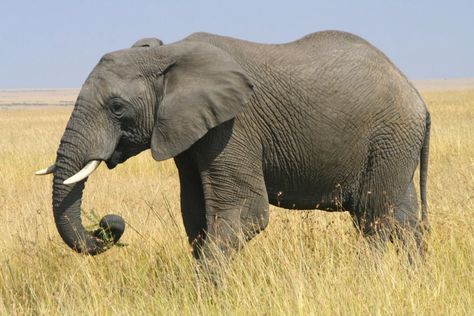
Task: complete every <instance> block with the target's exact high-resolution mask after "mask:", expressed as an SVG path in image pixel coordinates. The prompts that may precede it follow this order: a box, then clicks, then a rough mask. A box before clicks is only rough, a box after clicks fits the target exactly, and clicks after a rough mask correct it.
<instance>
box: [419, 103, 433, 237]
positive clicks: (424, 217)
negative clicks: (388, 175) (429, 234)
mask: <svg viewBox="0 0 474 316" xmlns="http://www.w3.org/2000/svg"><path fill="white" fill-rule="evenodd" d="M430 129H431V116H430V113H429V112H428V111H427V116H426V129H425V138H424V140H423V146H422V147H421V153H420V196H421V222H422V225H423V228H424V229H429V226H428V204H427V201H426V181H427V179H428V156H429V152H430Z"/></svg>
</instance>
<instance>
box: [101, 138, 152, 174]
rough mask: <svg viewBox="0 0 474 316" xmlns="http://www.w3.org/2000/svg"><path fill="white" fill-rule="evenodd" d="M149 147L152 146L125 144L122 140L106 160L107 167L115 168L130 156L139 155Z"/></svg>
mask: <svg viewBox="0 0 474 316" xmlns="http://www.w3.org/2000/svg"><path fill="white" fill-rule="evenodd" d="M148 148H150V146H149V145H148V146H147V145H135V144H130V143H126V144H125V143H124V142H122V141H121V142H120V143H119V145H118V146H117V148H115V150H114V152H113V153H112V155H111V156H110V158H109V159H107V160H106V161H105V164H106V165H107V168H109V169H114V168H115V167H116V166H117V165H118V164H121V163H123V162H125V161H127V159H128V158H130V157H133V156H135V155H138V154H139V153H141V152H142V151H144V150H145V149H148Z"/></svg>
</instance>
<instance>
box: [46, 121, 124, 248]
mask: <svg viewBox="0 0 474 316" xmlns="http://www.w3.org/2000/svg"><path fill="white" fill-rule="evenodd" d="M73 133H74V132H72V131H71V130H67V131H66V134H65V135H64V136H63V139H62V140H61V144H60V146H59V150H58V153H57V158H56V163H55V170H54V180H53V212H54V220H55V222H56V227H57V229H58V232H59V234H60V235H61V237H62V239H63V240H64V242H65V243H66V244H67V245H68V246H69V247H71V248H72V249H74V250H75V251H77V252H80V253H84V254H89V255H95V254H99V253H101V252H104V251H105V250H107V249H108V248H109V247H110V246H111V245H113V243H115V242H117V241H118V240H119V238H120V236H121V235H122V234H123V232H124V230H125V222H124V220H123V219H122V218H121V217H120V216H118V215H107V216H105V217H104V218H102V220H101V221H100V228H99V229H97V230H96V231H87V230H86V229H85V228H84V226H83V225H82V220H81V200H82V192H83V190H84V185H85V182H86V181H87V179H84V180H82V181H79V182H77V183H74V184H71V185H67V184H64V180H66V179H68V178H69V177H71V176H72V175H74V174H76V173H77V172H78V171H79V170H80V169H82V167H83V164H84V161H83V157H84V154H83V153H81V152H80V150H79V149H78V148H80V147H81V146H80V144H81V142H80V140H81V138H82V137H81V135H80V134H78V135H71V134H73ZM71 140H75V141H71ZM78 145H79V146H78ZM86 162H87V161H86Z"/></svg>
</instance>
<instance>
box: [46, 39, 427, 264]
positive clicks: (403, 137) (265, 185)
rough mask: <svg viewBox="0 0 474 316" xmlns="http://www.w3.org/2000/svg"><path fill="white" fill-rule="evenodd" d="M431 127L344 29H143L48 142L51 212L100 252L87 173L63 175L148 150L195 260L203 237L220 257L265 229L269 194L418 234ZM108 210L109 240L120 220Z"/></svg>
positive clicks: (384, 64) (395, 76) (379, 230)
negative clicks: (169, 183)
mask: <svg viewBox="0 0 474 316" xmlns="http://www.w3.org/2000/svg"><path fill="white" fill-rule="evenodd" d="M429 129H430V115H429V113H428V111H427V109H426V106H425V104H424V103H423V101H422V99H421V97H420V95H419V94H418V92H417V91H416V90H415V88H414V87H413V86H412V85H411V84H410V83H409V82H408V81H407V79H406V78H405V76H404V75H402V74H401V73H400V71H399V70H398V69H397V68H396V67H395V66H394V65H393V64H392V63H391V62H390V61H389V60H388V59H387V57H386V56H385V55H383V54H382V53H381V52H380V51H378V50H377V49H376V48H374V47H373V46H372V45H370V44H369V43H368V42H366V41H364V40H363V39H361V38H359V37H357V36H354V35H351V34H348V33H343V32H335V31H328V32H319V33H314V34H310V35H308V36H306V37H304V38H302V39H300V40H297V41H295V42H291V43H288V44H282V45H263V44H257V43H251V42H246V41H241V40H237V39H232V38H227V37H221V36H217V35H212V34H204V33H196V34H193V35H191V36H189V37H187V38H185V39H184V40H182V41H179V42H176V43H173V44H169V45H163V44H162V42H161V41H160V40H158V39H144V40H140V41H138V42H137V43H136V44H135V45H134V46H133V47H132V48H130V49H125V50H121V51H117V52H114V53H110V54H107V55H105V56H104V57H103V58H102V59H101V60H100V62H99V63H98V65H97V66H96V67H95V68H94V70H93V71H92V73H91V74H90V76H89V77H88V78H87V80H86V82H85V83H84V85H83V87H82V90H81V92H80V95H79V97H78V99H77V102H76V104H75V108H74V111H73V113H72V115H71V118H70V120H69V123H68V124H67V127H66V131H65V133H64V135H63V137H62V139H61V144H60V146H59V149H58V152H57V160H56V170H55V172H54V186H53V209H54V216H55V220H56V224H57V228H58V230H59V233H60V235H61V236H62V238H63V239H64V241H65V242H66V243H67V244H68V245H69V246H70V247H71V248H73V249H75V250H76V251H78V252H82V253H87V254H96V253H100V252H102V251H104V250H105V249H106V248H107V247H108V246H107V243H105V242H104V241H103V238H102V237H101V235H100V234H99V233H97V232H88V231H86V230H85V229H84V227H83V225H82V223H81V216H80V206H81V199H82V191H83V188H84V183H85V181H81V182H79V183H76V184H74V185H64V184H63V183H62V182H63V181H64V180H65V179H66V178H68V177H70V176H72V175H73V174H75V173H76V172H77V171H79V170H80V169H81V168H82V167H83V166H84V165H85V164H86V163H88V162H89V161H91V160H93V159H98V160H102V161H105V163H106V164H107V166H108V167H109V168H110V169H112V168H114V167H115V166H116V165H117V164H119V163H122V162H124V161H125V160H127V159H128V158H130V157H132V156H134V155H137V154H138V153H140V152H141V151H143V150H145V149H149V148H151V153H152V155H153V158H154V159H156V160H165V159H169V158H174V160H175V162H176V166H177V168H178V171H179V178H180V185H181V210H182V215H183V220H184V226H185V229H186V233H187V235H188V237H189V242H190V244H191V245H193V249H194V255H195V256H196V257H197V258H199V257H200V256H202V254H203V253H204V254H206V257H207V258H212V256H213V255H212V253H213V251H211V250H210V249H211V248H212V249H214V247H210V242H209V240H212V241H213V242H215V243H216V245H217V249H220V251H222V252H223V253H224V254H227V253H229V252H231V250H232V249H237V248H239V246H240V245H241V242H240V241H241V240H243V239H246V240H249V239H251V238H252V237H253V236H254V235H255V234H257V233H258V232H259V231H261V230H263V229H264V228H265V227H266V226H267V224H268V205H269V203H270V204H273V205H278V206H281V207H284V208H289V209H321V210H326V211H349V212H350V214H351V215H352V217H353V219H354V223H355V225H356V226H357V227H358V228H359V229H360V231H361V232H362V233H363V234H365V235H366V236H375V235H378V236H380V237H381V238H382V239H387V238H390V237H392V236H393V235H394V234H396V233H397V232H399V231H401V230H403V231H407V232H409V233H411V234H412V235H413V236H414V237H415V239H416V240H417V241H418V244H421V233H422V231H423V229H422V228H423V226H424V225H423V224H426V220H427V218H426V214H427V212H426V177H427V167H428V164H427V163H428V162H427V160H428V147H429V146H428V142H429ZM419 162H420V167H421V168H420V179H421V181H420V188H421V201H422V212H421V213H422V215H421V216H420V217H421V218H419V211H418V203H417V200H418V199H417V196H416V192H415V187H414V182H413V176H414V172H415V169H416V167H417V165H418V164H419ZM111 185H113V184H111ZM130 194H133V193H130ZM107 219H108V220H109V222H110V224H109V225H108V226H109V227H110V228H111V230H112V235H113V236H114V241H117V240H118V238H119V237H120V235H121V234H122V232H123V229H124V223H123V220H122V219H121V218H120V217H118V216H111V217H108V218H107ZM101 226H103V225H101ZM397 227H398V229H397Z"/></svg>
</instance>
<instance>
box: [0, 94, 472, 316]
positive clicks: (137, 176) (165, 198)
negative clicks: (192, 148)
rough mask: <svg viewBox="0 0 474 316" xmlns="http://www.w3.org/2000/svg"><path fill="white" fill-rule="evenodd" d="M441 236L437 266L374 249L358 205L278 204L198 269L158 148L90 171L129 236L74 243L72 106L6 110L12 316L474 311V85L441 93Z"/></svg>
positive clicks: (0, 275) (98, 195) (0, 265)
mask: <svg viewBox="0 0 474 316" xmlns="http://www.w3.org/2000/svg"><path fill="white" fill-rule="evenodd" d="M425 99H426V101H427V103H428V106H429V108H430V110H431V113H432V118H433V129H432V140H431V144H432V145H431V157H430V172H429V183H428V184H429V186H428V193H429V212H430V219H431V224H432V234H431V236H430V238H429V240H428V245H429V249H430V250H429V253H428V254H427V258H426V262H425V263H424V264H417V265H415V266H412V267H410V266H408V265H407V264H406V261H405V259H404V257H403V256H402V255H399V254H397V252H396V251H395V249H394V247H392V246H390V245H389V247H388V250H387V251H386V252H385V254H384V256H383V258H379V257H377V256H373V255H372V253H371V251H370V250H368V249H367V246H366V244H365V243H364V241H363V240H362V238H360V237H359V236H358V234H357V233H356V232H355V230H354V228H353V227H352V224H351V221H350V218H349V216H348V215H347V214H329V213H324V212H318V211H313V212H298V211H286V210H281V209H277V208H274V207H272V208H271V218H270V225H269V227H268V228H267V230H266V231H265V232H263V233H261V234H260V235H259V236H257V237H256V238H255V239H254V240H252V241H251V242H250V243H249V244H248V245H247V247H246V248H245V249H244V250H243V251H241V253H239V254H238V255H236V256H235V257H234V259H233V260H232V261H231V262H230V263H229V264H228V265H226V266H225V267H223V272H222V274H223V284H224V285H223V286H222V287H220V288H215V287H213V286H212V285H209V284H208V283H206V282H204V281H201V280H199V277H198V276H197V275H196V273H195V272H194V263H193V260H192V258H191V254H190V250H189V247H188V245H187V242H186V236H185V233H184V229H183V226H182V223H181V216H180V211H179V196H178V194H179V186H178V178H177V174H176V170H175V167H174V165H173V163H172V162H171V161H168V162H164V163H156V162H155V161H153V160H152V158H151V157H150V154H149V153H148V152H145V153H143V154H141V155H139V156H138V157H136V158H133V159H131V160H129V161H127V162H126V163H125V164H123V165H121V166H119V167H117V168H116V169H115V170H114V171H112V172H111V171H109V170H107V169H106V168H105V167H103V166H102V167H101V168H99V170H98V171H97V172H96V173H95V174H94V175H93V176H92V177H91V178H90V179H89V181H88V184H87V186H86V191H85V195H84V196H85V198H84V204H83V209H84V212H83V219H84V222H85V223H86V225H93V224H95V223H97V221H98V218H100V217H102V216H103V215H105V214H107V213H119V214H122V215H123V217H124V218H125V219H126V220H127V222H128V226H127V229H126V232H125V234H124V236H123V238H122V241H123V242H124V243H125V244H126V246H125V247H121V248H119V247H114V248H113V249H111V250H109V251H108V252H107V253H105V254H103V255H100V256H96V257H84V256H82V255H78V254H76V253H74V252H73V251H71V250H70V249H68V248H67V247H66V246H65V245H64V244H63V242H62V241H61V239H60V237H59V235H58V234H57V232H56V228H55V226H54V222H53V216H52V212H51V178H50V177H48V176H46V177H35V176H34V175H33V173H34V171H35V170H37V169H39V168H42V167H45V166H47V165H49V164H50V163H51V162H52V161H53V160H54V156H55V151H56V149H57V146H58V143H59V139H60V136H61V134H62V132H63V130H64V127H65V124H66V121H67V118H68V117H69V114H70V111H71V109H69V108H35V109H21V110H15V109H14V108H10V109H0V135H1V137H0V169H1V171H0V177H1V178H0V314H5V315H7V314H11V315H18V314H40V315H41V314H48V315H50V314H57V315H58V314H60V315H77V314H101V315H112V314H114V315H115V314H118V315H128V314H155V315H165V314H166V315H168V314H177V315H200V314H202V315H204V314H206V315H207V314H211V315H217V314H237V315H242V314H250V315H262V314H265V315H278V314H283V315H293V314H299V315H307V314H308V315H333V314H342V315H367V314H383V315H385V314H396V315H407V314H408V315H410V314H411V315H413V314H416V315H447V314H450V315H462V314H465V315H473V314H474V295H473V293H474V91H464V92H444V93H429V94H426V95H425Z"/></svg>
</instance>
